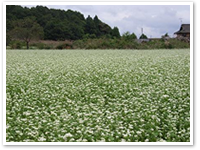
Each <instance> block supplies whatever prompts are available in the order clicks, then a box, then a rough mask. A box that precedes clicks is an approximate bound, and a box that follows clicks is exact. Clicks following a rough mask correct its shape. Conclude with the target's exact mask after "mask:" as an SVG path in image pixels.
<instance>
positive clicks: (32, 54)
mask: <svg viewBox="0 0 200 150" xmlns="http://www.w3.org/2000/svg"><path fill="white" fill-rule="evenodd" d="M6 61H7V62H6V133H7V135H6V140H7V141H8V142H188V141H190V53H189V50H170V51H169V50H160V51H158V50H145V51H136V50H135V51H131V50H112V51H111V50H110V51H109V50H94V51H93V50H90V51H83V50H71V51H70V50H67V51H56V50H55V51H53V50H48V51H45V50H43V51H39V50H38V51H37V50H35V51H20V50H16V51H14V50H13V51H11V50H8V51H7V59H6Z"/></svg>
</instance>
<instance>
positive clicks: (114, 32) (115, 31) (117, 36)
mask: <svg viewBox="0 0 200 150" xmlns="http://www.w3.org/2000/svg"><path fill="white" fill-rule="evenodd" d="M111 36H112V37H115V38H120V33H119V29H118V28H117V27H114V28H113V29H112V31H111Z"/></svg>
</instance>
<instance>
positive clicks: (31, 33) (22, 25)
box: [9, 17, 44, 49]
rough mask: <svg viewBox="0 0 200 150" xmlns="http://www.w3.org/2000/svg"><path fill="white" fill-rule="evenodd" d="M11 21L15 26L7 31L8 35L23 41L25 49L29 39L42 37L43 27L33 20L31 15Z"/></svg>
mask: <svg viewBox="0 0 200 150" xmlns="http://www.w3.org/2000/svg"><path fill="white" fill-rule="evenodd" d="M13 23H14V25H15V27H14V29H13V30H11V31H10V32H9V35H10V36H11V38H13V39H18V40H23V41H25V42H26V47H27V49H29V43H30V41H31V40H38V39H41V38H43V35H44V32H43V28H42V27H41V26H40V25H39V24H38V23H36V22H35V19H34V18H33V17H29V18H25V19H19V20H16V21H14V22H13Z"/></svg>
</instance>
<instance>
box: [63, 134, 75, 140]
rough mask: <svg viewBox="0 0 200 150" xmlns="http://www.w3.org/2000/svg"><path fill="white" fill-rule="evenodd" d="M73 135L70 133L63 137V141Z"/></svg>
mask: <svg viewBox="0 0 200 150" xmlns="http://www.w3.org/2000/svg"><path fill="white" fill-rule="evenodd" d="M72 136H73V135H72V134H71V133H67V134H65V135H64V136H63V139H64V140H66V139H67V137H72Z"/></svg>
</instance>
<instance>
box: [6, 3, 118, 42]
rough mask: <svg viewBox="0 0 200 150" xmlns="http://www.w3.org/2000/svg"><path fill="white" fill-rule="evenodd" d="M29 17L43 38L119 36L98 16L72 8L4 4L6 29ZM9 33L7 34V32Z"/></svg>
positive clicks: (70, 38)
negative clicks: (61, 8) (40, 28)
mask: <svg viewBox="0 0 200 150" xmlns="http://www.w3.org/2000/svg"><path fill="white" fill-rule="evenodd" d="M26 18H29V19H30V18H31V19H32V20H34V21H35V22H36V23H37V24H39V25H40V26H41V27H42V28H43V32H44V35H43V39H44V40H56V41H62V40H79V39H84V38H100V37H110V38H119V37H120V33H119V30H118V28H117V27H114V28H113V29H112V28H111V27H110V26H109V25H107V24H106V23H104V22H102V21H101V20H100V19H99V18H98V16H95V17H94V18H92V17H90V16H88V17H87V18H84V16H83V14H81V13H80V12H77V11H72V10H67V11H65V10H59V9H49V8H47V7H44V6H36V7H32V8H27V7H22V6H15V5H7V6H6V31H7V33H9V32H10V31H12V30H13V29H14V28H15V26H16V22H17V21H19V22H21V20H22V19H26ZM8 35H9V34H8Z"/></svg>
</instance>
